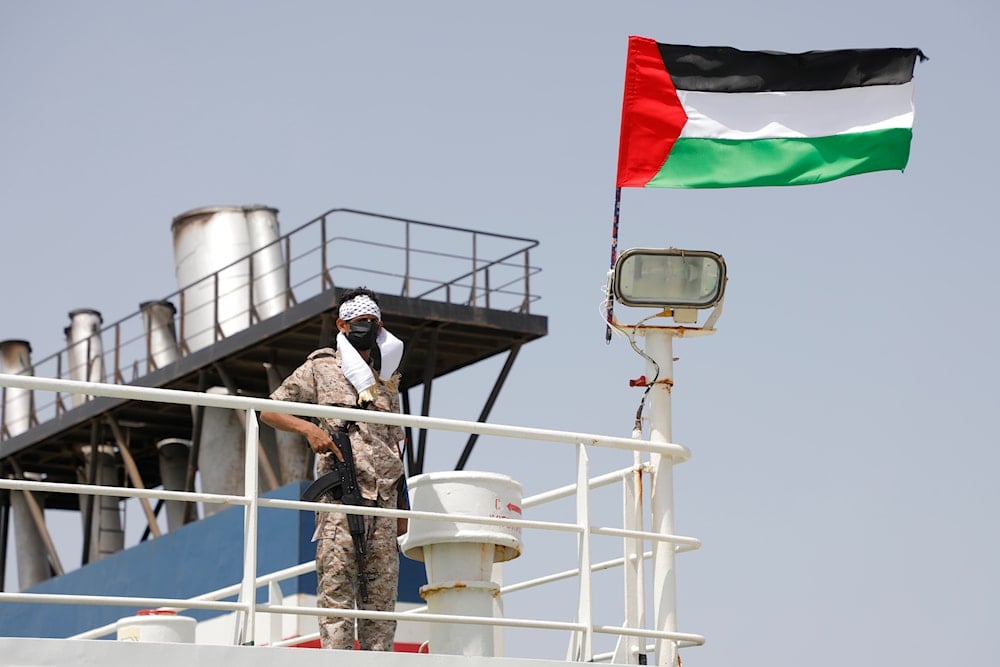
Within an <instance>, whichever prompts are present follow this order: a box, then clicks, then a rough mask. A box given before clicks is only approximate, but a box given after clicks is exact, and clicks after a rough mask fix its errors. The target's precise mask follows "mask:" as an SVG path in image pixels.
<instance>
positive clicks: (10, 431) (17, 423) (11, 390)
mask: <svg viewBox="0 0 1000 667" xmlns="http://www.w3.org/2000/svg"><path fill="white" fill-rule="evenodd" d="M0 373H8V374H10V375H34V371H33V369H32V368H31V345H29V344H28V341H25V340H5V341H3V342H0ZM34 423H35V398H34V394H33V393H32V391H31V390H30V389H19V388H17V387H4V390H3V424H2V426H3V430H4V431H5V432H6V434H7V436H8V437H10V438H13V437H15V436H17V435H20V434H22V433H24V432H25V431H27V430H28V429H29V428H31V426H32V425H33V424H34Z"/></svg>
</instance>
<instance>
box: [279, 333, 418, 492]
mask: <svg viewBox="0 0 1000 667" xmlns="http://www.w3.org/2000/svg"><path fill="white" fill-rule="evenodd" d="M398 386H399V375H395V376H393V377H392V378H391V379H390V380H389V381H387V382H381V381H377V382H376V400H375V402H374V403H373V404H371V405H369V406H368V409H369V410H378V411H380V412H393V413H399V411H400V410H399V392H398ZM271 398H272V399H275V400H278V401H294V402H296V403H313V404H316V405H336V406H340V407H346V408H356V407H357V406H358V392H357V391H356V390H355V389H354V385H352V384H351V383H350V381H348V379H347V378H346V377H345V376H344V373H343V371H341V370H340V354H339V353H338V352H337V351H335V350H334V349H333V348H329V347H324V348H321V349H319V350H316V351H314V352H313V353H312V354H310V355H309V356H308V357H307V358H306V361H305V363H303V364H302V365H301V366H299V367H298V368H297V369H295V371H294V372H292V374H291V375H289V376H288V377H287V378H285V381H284V382H282V383H281V386H279V387H278V388H277V389H275V390H274V392H272V393H271ZM326 421H327V423H328V424H329V426H330V427H332V428H344V427H345V426H346V427H347V428H348V434H349V435H350V437H351V447H352V449H353V451H354V465H355V473H356V475H357V479H358V486H359V488H360V489H361V495H362V496H363V497H364V498H365V499H367V500H371V501H377V503H378V504H379V505H381V506H395V505H394V504H393V503H394V499H395V497H396V495H395V494H396V484H397V482H398V481H399V479H400V478H401V477H402V476H403V462H402V460H401V458H400V453H399V443H400V442H401V441H402V440H403V437H404V436H403V429H402V427H400V426H389V425H386V424H370V423H367V422H360V421H359V422H354V423H351V424H347V423H345V422H344V421H343V420H340V419H328V420H326ZM333 461H334V456H333V454H330V453H325V454H320V455H318V456H317V460H316V474H317V476H319V475H323V474H325V473H328V472H330V471H331V470H333Z"/></svg>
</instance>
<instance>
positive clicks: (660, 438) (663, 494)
mask: <svg viewBox="0 0 1000 667" xmlns="http://www.w3.org/2000/svg"><path fill="white" fill-rule="evenodd" d="M646 354H648V355H649V360H648V361H647V363H646V377H647V378H653V377H656V383H655V384H654V385H653V387H652V388H651V389H650V392H649V396H648V400H649V440H650V442H664V443H665V442H670V439H671V434H670V391H671V388H672V386H673V378H674V373H673V367H674V356H673V332H672V331H670V330H665V329H652V328H651V329H648V330H646ZM654 362H655V366H654ZM657 366H658V369H657ZM649 461H650V466H651V468H652V476H653V480H652V491H651V496H650V504H651V505H652V512H653V517H652V525H651V526H650V531H651V532H654V533H660V534H661V535H673V533H674V478H673V474H674V460H673V457H671V456H665V455H663V454H660V453H652V454H650V456H649ZM675 554H676V548H675V547H674V545H673V544H671V543H670V542H654V544H653V622H654V627H653V629H654V630H658V631H660V632H676V631H677V573H676V571H675V562H674V561H675ZM655 646H656V664H657V665H660V667H665V666H667V665H669V666H670V667H673V665H676V664H677V642H676V641H674V640H671V639H663V638H657V639H656V641H655Z"/></svg>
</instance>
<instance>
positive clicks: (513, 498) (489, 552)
mask: <svg viewBox="0 0 1000 667" xmlns="http://www.w3.org/2000/svg"><path fill="white" fill-rule="evenodd" d="M407 486H408V487H409V491H410V504H411V507H412V508H413V509H414V510H415V511H420V512H435V513H440V514H464V515H468V516H474V517H495V518H503V519H519V518H521V485H520V484H519V483H518V482H516V481H514V480H513V479H511V478H510V477H507V476H506V475H499V474H496V473H484V472H442V473H429V474H425V475H417V476H416V477H413V478H411V479H410V480H408V482H407ZM399 542H400V548H401V549H402V551H403V553H404V554H405V555H406V556H407V557H408V558H412V559H414V560H422V561H423V562H424V566H425V568H426V570H427V581H428V583H427V585H426V586H422V587H421V588H420V595H421V596H422V597H423V598H424V599H425V600H426V601H427V611H428V612H430V613H432V614H446V615H448V614H450V615H455V616H482V617H484V618H492V617H494V615H495V614H496V613H497V608H498V607H497V605H496V604H494V602H495V598H496V597H497V596H498V595H499V591H500V586H499V585H498V584H496V583H495V582H492V581H490V576H491V573H492V569H493V564H494V563H499V562H504V561H508V560H511V559H513V558H517V557H518V556H519V555H520V554H521V529H520V528H517V527H512V526H504V525H489V524H478V523H469V522H461V521H430V520H428V519H418V518H412V519H410V524H409V530H408V531H407V533H406V534H405V535H404V536H403V537H401V538H400V540H399ZM429 634H430V640H429V648H430V652H431V653H442V654H450V655H467V656H492V655H493V653H494V629H493V627H492V626H490V625H482V626H479V625H471V624H466V623H455V624H448V623H432V624H431V626H430V629H429Z"/></svg>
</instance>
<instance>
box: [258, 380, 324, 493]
mask: <svg viewBox="0 0 1000 667" xmlns="http://www.w3.org/2000/svg"><path fill="white" fill-rule="evenodd" d="M264 370H265V371H266V373H267V384H268V387H269V388H270V390H271V391H274V390H275V389H277V388H278V385H280V384H281V380H282V378H281V376H280V374H279V373H278V370H277V369H276V368H275V367H274V365H273V364H269V363H265V364H264ZM273 430H274V441H275V447H276V448H277V450H278V468H279V474H280V479H281V485H282V486H284V485H285V484H291V483H292V482H298V481H300V480H307V479H312V478H313V452H312V449H310V448H309V441H308V440H306V439H305V438H303V437H302V436H301V435H299V434H298V433H292V432H290V431H282V430H280V429H273Z"/></svg>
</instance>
